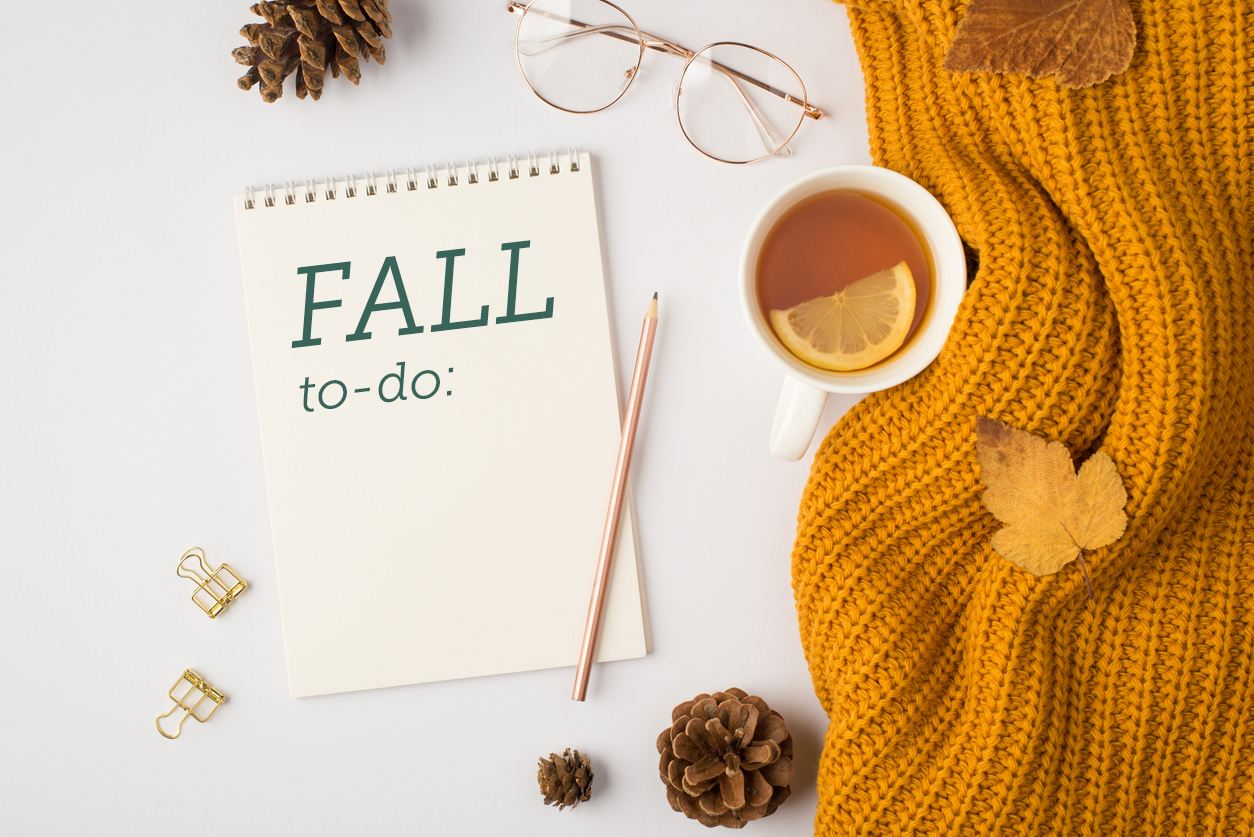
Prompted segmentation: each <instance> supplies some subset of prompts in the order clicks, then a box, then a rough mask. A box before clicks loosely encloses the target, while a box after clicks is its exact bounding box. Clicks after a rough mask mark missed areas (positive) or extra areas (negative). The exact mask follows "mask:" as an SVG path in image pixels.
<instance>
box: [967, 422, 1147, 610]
mask: <svg viewBox="0 0 1254 837" xmlns="http://www.w3.org/2000/svg"><path fill="white" fill-rule="evenodd" d="M975 438H976V455H977V458H978V459H979V462H980V479H981V481H983V483H984V485H985V489H984V506H985V508H987V509H988V510H989V511H990V512H992V513H993V516H994V517H996V518H997V519H998V520H1000V521H1001V522H1002V523H1004V524H1006V528H1004V529H1001V530H998V531H997V532H996V533H995V534H994V535H993V539H992V546H993V549H994V550H995V551H996V552H997V554H998V555H1000V556H1001V557H1003V558H1005V559H1006V560H1007V561H1009V562H1010V563H1012V564H1014V565H1015V566H1017V567H1022V568H1023V569H1025V570H1027V571H1028V572H1030V573H1032V574H1033V575H1050V574H1051V573H1056V572H1058V571H1059V570H1060V569H1062V567H1063V566H1065V565H1066V564H1068V563H1070V562H1072V561H1074V560H1075V559H1076V558H1077V557H1079V556H1080V550H1082V549H1097V548H1098V547H1102V546H1106V545H1107V544H1110V543H1113V542H1114V541H1115V540H1117V539H1118V538H1119V536H1120V535H1122V534H1123V532H1124V529H1126V528H1127V525H1128V516H1127V515H1126V514H1125V513H1124V511H1123V507H1124V506H1125V505H1126V504H1127V502H1128V493H1127V492H1126V491H1125V490H1124V488H1123V481H1122V480H1120V479H1119V472H1118V471H1117V470H1115V463H1114V461H1113V460H1112V459H1111V458H1110V456H1108V455H1107V454H1106V453H1104V452H1103V451H1098V452H1097V453H1095V454H1093V455H1092V456H1090V457H1089V458H1088V461H1086V462H1085V463H1084V464H1083V465H1082V466H1080V471H1079V473H1077V472H1076V470H1075V467H1074V466H1073V465H1072V463H1071V452H1070V451H1069V450H1067V448H1066V446H1065V445H1063V444H1062V443H1061V442H1047V441H1046V440H1044V439H1042V438H1040V437H1039V436H1034V435H1032V434H1031V433H1028V432H1026V431H1023V430H1017V429H1015V428H1013V427H1010V426H1008V425H1005V424H1002V423H1001V422H1000V421H994V420H993V419H990V418H984V417H983V416H981V417H979V418H977V419H976V420H975ZM1081 562H1083V559H1082V558H1081ZM1085 580H1086V581H1087V580H1088V571H1087V570H1085ZM1090 595H1092V593H1091V590H1090Z"/></svg>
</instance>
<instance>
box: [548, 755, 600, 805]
mask: <svg viewBox="0 0 1254 837" xmlns="http://www.w3.org/2000/svg"><path fill="white" fill-rule="evenodd" d="M536 781H538V782H539V783H540V793H542V794H544V804H545V805H552V804H554V803H557V810H559V811H560V810H562V809H563V808H565V807H567V806H570V807H571V808H574V807H575V806H576V805H578V804H579V803H580V802H587V801H588V800H589V799H590V798H591V797H592V763H591V762H590V761H588V757H587V756H586V755H580V753H579V751H578V750H575V754H574V755H571V750H570V748H569V747H567V748H566V752H565V753H563V754H562V755H560V756H559V755H558V754H557V753H549V757H548V758H547V759H545V758H542V759H540V769H539V770H537V771H536Z"/></svg>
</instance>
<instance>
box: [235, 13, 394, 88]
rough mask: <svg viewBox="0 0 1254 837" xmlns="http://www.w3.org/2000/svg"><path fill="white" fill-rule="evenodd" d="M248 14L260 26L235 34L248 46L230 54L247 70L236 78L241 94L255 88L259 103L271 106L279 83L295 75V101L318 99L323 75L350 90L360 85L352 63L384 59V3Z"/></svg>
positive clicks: (388, 30) (387, 18)
mask: <svg viewBox="0 0 1254 837" xmlns="http://www.w3.org/2000/svg"><path fill="white" fill-rule="evenodd" d="M252 11H253V13H254V14H257V15H260V16H261V17H263V18H265V20H266V22H265V23H250V24H248V25H247V26H245V27H244V28H243V29H241V30H239V33H240V34H241V35H243V36H244V37H245V38H247V39H248V44H249V45H248V46H242V47H237V48H236V49H235V50H233V51H232V52H231V55H233V56H234V57H235V61H236V63H238V64H243V65H244V66H246V67H248V68H249V69H248V72H247V73H245V74H244V75H243V76H241V77H240V78H239V81H238V84H239V87H240V89H241V90H251V89H252V87H253V85H254V84H257V83H258V82H260V83H261V98H262V99H264V100H265V101H267V102H273V101H275V100H276V99H278V98H279V97H280V96H282V95H283V81H284V80H285V79H286V78H287V77H288V76H289V75H291V74H293V73H295V74H296V95H297V97H298V98H301V99H303V98H305V96H313V98H314V99H315V100H317V99H319V98H320V97H321V96H322V85H323V81H324V80H325V78H326V71H327V69H328V68H330V70H331V77H332V78H336V77H338V76H339V74H340V72H341V71H343V73H344V75H345V76H346V77H347V78H348V80H349V81H351V82H352V83H353V84H357V83H358V82H359V81H361V69H360V68H359V67H358V66H357V59H358V58H364V59H365V60H366V61H369V60H370V59H371V58H374V59H375V60H376V61H378V62H379V63H380V64H382V63H383V62H384V60H385V59H386V58H387V56H386V54H385V53H384V50H383V39H384V38H390V37H392V26H391V23H392V13H391V12H390V11H388V0H278V2H272V3H269V2H268V3H257V4H256V5H254V6H253V7H252Z"/></svg>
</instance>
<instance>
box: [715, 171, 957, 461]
mask: <svg viewBox="0 0 1254 837" xmlns="http://www.w3.org/2000/svg"><path fill="white" fill-rule="evenodd" d="M966 286H967V264H966V257H965V255H964V254H963V250H962V241H961V239H959V237H958V231H957V229H955V227H954V223H953V221H952V220H951V219H950V217H949V214H948V213H947V212H945V209H944V208H943V207H942V206H941V205H940V202H939V201H937V200H936V198H934V197H933V196H932V195H931V194H930V193H929V192H928V191H927V190H926V189H924V188H923V187H922V186H920V185H919V184H917V183H915V182H914V181H913V180H911V179H910V178H908V177H905V176H904V175H901V174H898V173H896V172H894V171H892V170H890V169H885V168H879V167H877V166H856V165H848V166H832V167H831V168H826V169H819V170H818V171H815V172H812V173H810V174H808V175H806V176H805V177H802V178H801V179H800V180H797V181H794V182H793V183H792V184H790V185H789V186H787V187H786V188H784V189H783V191H781V192H779V194H777V195H775V197H773V198H772V199H771V200H770V201H768V202H767V204H766V206H764V207H763V208H762V211H761V212H759V213H758V216H757V218H756V219H754V221H753V225H752V226H751V227H750V229H749V235H748V237H747V238H746V239H745V245H744V249H743V251H742V252H741V257H740V298H741V304H742V307H743V309H744V313H745V319H746V320H747V321H748V323H749V330H750V331H751V332H752V333H753V336H754V338H755V339H756V340H757V342H758V344H759V345H761V346H762V348H763V349H764V350H766V353H767V354H768V355H770V356H771V357H773V358H775V360H776V361H777V362H778V363H779V365H780V366H781V367H782V371H783V372H784V389H783V392H782V393H781V395H780V399H779V407H778V408H777V409H776V411H775V421H774V424H773V426H772V427H771V445H770V447H771V453H773V454H774V455H776V456H778V457H780V458H782V459H793V460H796V459H800V458H801V457H802V455H804V454H805V452H806V449H807V448H809V446H810V442H811V440H812V439H813V438H814V431H815V430H816V429H817V428H818V424H819V419H820V418H821V417H822V414H823V407H824V405H825V404H826V402H827V394H828V393H830V392H841V393H864V392H875V391H878V390H882V389H887V388H888V387H891V386H894V385H896V384H899V383H901V382H902V381H905V380H908V379H910V378H912V377H914V376H915V375H917V374H918V373H919V372H920V371H922V370H923V368H924V367H926V366H927V365H928V364H929V363H931V362H932V361H933V360H934V359H935V358H936V356H937V355H938V354H940V350H941V346H943V345H944V343H945V338H946V336H947V335H948V334H949V329H950V327H951V326H952V325H953V322H954V317H955V315H956V314H957V313H958V305H959V303H960V302H961V301H962V295H963V293H964V292H965V291H966Z"/></svg>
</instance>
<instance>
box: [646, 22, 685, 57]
mask: <svg viewBox="0 0 1254 837" xmlns="http://www.w3.org/2000/svg"><path fill="white" fill-rule="evenodd" d="M640 42H641V44H643V45H644V47H645V49H651V50H653V51H655V52H665V53H666V54H667V55H673V56H675V57H676V58H679V59H682V60H684V61H690V60H692V57H693V56H694V55H696V53H695V52H693V51H692V50H690V49H687V48H686V47H682V46H680V45H679V44H677V43H675V42H674V41H670V40H667V39H666V38H661V37H658V36H657V35H652V34H650V33H648V32H645V31H643V30H641V32H640Z"/></svg>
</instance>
